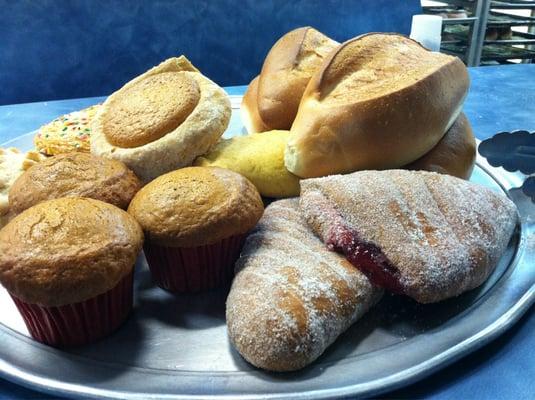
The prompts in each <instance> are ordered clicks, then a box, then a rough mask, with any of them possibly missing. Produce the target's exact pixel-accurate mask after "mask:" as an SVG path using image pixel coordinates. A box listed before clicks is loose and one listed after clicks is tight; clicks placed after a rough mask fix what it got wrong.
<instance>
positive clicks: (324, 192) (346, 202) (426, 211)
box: [300, 170, 518, 303]
mask: <svg viewBox="0 0 535 400" xmlns="http://www.w3.org/2000/svg"><path fill="white" fill-rule="evenodd" d="M300 207H301V211H302V213H303V215H304V217H305V219H306V221H307V222H308V224H309V226H310V227H311V228H312V230H313V231H314V232H315V233H316V234H317V235H318V236H319V237H320V238H321V239H322V240H323V242H324V243H325V244H326V245H327V246H329V248H331V249H333V250H335V251H338V252H341V253H343V254H344V255H345V256H346V257H347V258H348V259H349V260H350V261H351V262H352V263H353V264H354V265H355V266H356V267H358V268H359V269H361V270H362V271H363V272H364V273H365V274H366V275H367V276H368V277H369V278H370V280H371V281H372V282H373V283H374V284H376V285H378V286H381V287H384V288H386V289H389V290H391V291H393V292H395V293H400V294H405V295H407V296H410V297H412V298H413V299H415V300H416V301H418V302H420V303H432V302H437V301H441V300H444V299H447V298H449V297H453V296H458V295H460V294H461V293H463V292H465V291H467V290H470V289H473V288H475V287H477V286H479V285H481V284H482V283H483V282H484V281H485V280H486V279H487V278H488V276H489V275H490V273H491V272H492V271H493V270H494V268H495V267H496V264H497V263H498V261H499V259H500V257H501V256H502V254H503V252H504V251H505V249H506V247H507V244H508V243H509V239H510V238H511V235H512V234H513V231H514V229H515V226H516V224H517V221H518V216H517V212H516V207H515V205H514V203H513V202H512V201H511V200H509V199H508V198H507V197H505V196H504V195H501V194H499V193H496V192H494V191H493V190H491V189H489V188H488V187H484V186H481V185H478V184H475V183H471V182H467V181H464V180H462V179H458V178H455V177H452V176H448V175H442V174H437V173H434V172H427V171H405V170H388V171H360V172H355V173H352V174H348V175H333V176H328V177H324V178H317V179H306V180H303V181H301V200H300Z"/></svg>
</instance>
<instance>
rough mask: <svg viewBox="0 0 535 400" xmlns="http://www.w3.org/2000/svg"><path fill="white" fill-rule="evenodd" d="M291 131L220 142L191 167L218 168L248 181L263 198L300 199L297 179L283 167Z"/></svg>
mask: <svg viewBox="0 0 535 400" xmlns="http://www.w3.org/2000/svg"><path fill="white" fill-rule="evenodd" d="M289 138H290V131H269V132H264V133H252V134H250V135H245V136H235V137H233V138H231V139H226V140H222V141H220V142H219V143H218V144H217V145H216V146H215V147H214V149H213V150H212V151H211V152H210V153H208V154H206V155H204V156H201V157H198V158H197V159H196V160H195V163H194V165H199V166H202V167H221V168H227V169H230V170H232V171H234V172H237V173H239V174H241V175H243V176H245V177H246V178H247V179H249V180H250V181H251V182H252V183H253V184H254V185H255V186H256V188H257V189H258V191H259V192H260V194H261V195H262V196H265V197H274V198H280V197H294V196H299V178H298V177H297V176H295V175H294V174H292V173H290V172H288V170H287V169H286V167H285V166H284V149H285V148H286V143H287V142H288V139H289Z"/></svg>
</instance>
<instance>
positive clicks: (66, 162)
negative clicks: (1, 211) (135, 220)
mask: <svg viewBox="0 0 535 400" xmlns="http://www.w3.org/2000/svg"><path fill="white" fill-rule="evenodd" d="M141 186H142V185H141V182H140V180H139V179H138V178H137V177H136V175H135V174H134V173H133V172H132V171H130V170H129V169H128V168H127V167H126V165H124V164H123V163H122V162H120V161H115V160H108V159H105V158H102V157H98V156H94V155H91V154H87V153H66V154H59V155H57V156H54V157H50V158H47V159H46V160H44V161H42V162H40V163H39V164H36V165H34V166H32V167H31V168H29V169H28V170H27V171H26V172H24V173H23V174H22V175H21V176H19V178H18V179H17V180H16V181H15V183H14V184H13V186H12V187H11V189H10V191H9V205H10V208H11V211H12V212H14V213H16V214H18V213H20V212H22V211H23V210H25V209H27V208H29V207H31V206H33V205H35V204H38V203H40V202H42V201H45V200H50V199H57V198H60V197H89V198H92V199H96V200H101V201H104V202H106V203H110V204H113V205H115V206H117V207H119V208H122V209H126V208H127V207H128V204H129V203H130V200H131V199H132V197H134V195H135V194H136V192H137V191H138V190H139V189H140V188H141Z"/></svg>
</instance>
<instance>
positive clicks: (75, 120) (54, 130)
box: [33, 104, 100, 156]
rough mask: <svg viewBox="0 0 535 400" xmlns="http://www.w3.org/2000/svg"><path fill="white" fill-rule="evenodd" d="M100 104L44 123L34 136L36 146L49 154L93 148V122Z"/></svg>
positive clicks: (83, 150)
mask: <svg viewBox="0 0 535 400" xmlns="http://www.w3.org/2000/svg"><path fill="white" fill-rule="evenodd" d="M99 108H100V104H96V105H94V106H91V107H88V108H84V109H83V110H80V111H74V112H72V113H69V114H65V115H62V116H60V117H58V118H56V119H55V120H53V121H52V122H49V123H48V124H46V125H43V126H42V127H41V128H39V131H38V132H37V134H36V135H35V136H34V138H33V143H34V145H35V148H36V149H37V150H38V151H40V152H41V153H43V154H46V155H47V156H54V155H56V154H63V153H70V152H72V151H80V152H84V153H89V151H90V149H91V145H90V140H91V124H92V123H93V118H94V116H95V114H96V113H97V111H98V109H99Z"/></svg>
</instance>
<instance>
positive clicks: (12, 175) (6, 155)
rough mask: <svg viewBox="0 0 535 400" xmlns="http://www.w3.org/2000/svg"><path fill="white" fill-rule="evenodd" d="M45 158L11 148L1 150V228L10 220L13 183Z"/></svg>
mask: <svg viewBox="0 0 535 400" xmlns="http://www.w3.org/2000/svg"><path fill="white" fill-rule="evenodd" d="M44 158H45V156H43V155H42V154H39V153H38V152H36V151H29V152H27V153H21V152H20V150H19V149H16V148H14V147H9V148H7V149H2V148H0V228H1V227H2V226H4V225H5V224H6V223H7V222H8V220H9V217H10V215H9V202H8V194H9V189H10V188H11V186H12V185H13V182H15V180H16V179H17V178H18V177H19V175H20V174H22V173H23V172H24V171H26V170H27V169H28V168H30V167H31V166H32V165H34V164H35V163H37V162H39V161H41V160H43V159H44Z"/></svg>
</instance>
